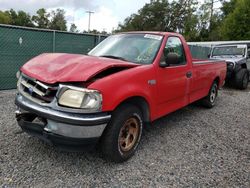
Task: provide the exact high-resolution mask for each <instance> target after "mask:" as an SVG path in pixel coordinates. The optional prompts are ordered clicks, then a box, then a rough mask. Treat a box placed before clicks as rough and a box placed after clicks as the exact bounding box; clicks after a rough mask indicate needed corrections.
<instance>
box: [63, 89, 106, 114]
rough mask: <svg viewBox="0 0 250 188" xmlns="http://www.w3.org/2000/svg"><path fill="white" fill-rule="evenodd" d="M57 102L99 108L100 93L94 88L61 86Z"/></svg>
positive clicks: (65, 104)
mask: <svg viewBox="0 0 250 188" xmlns="http://www.w3.org/2000/svg"><path fill="white" fill-rule="evenodd" d="M58 103H59V104H60V105H62V106H67V107H72V108H82V109H91V110H100V109H101V105H102V95H101V94H100V93H99V92H98V91H96V90H90V89H85V88H78V87H73V86H61V91H60V94H59V100H58Z"/></svg>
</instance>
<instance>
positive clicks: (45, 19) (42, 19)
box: [32, 8, 50, 28]
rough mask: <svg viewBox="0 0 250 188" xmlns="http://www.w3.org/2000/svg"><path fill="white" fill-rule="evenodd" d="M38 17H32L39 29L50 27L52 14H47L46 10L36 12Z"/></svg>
mask: <svg viewBox="0 0 250 188" xmlns="http://www.w3.org/2000/svg"><path fill="white" fill-rule="evenodd" d="M36 14H37V15H34V16H32V21H33V22H34V23H35V25H36V26H37V27H38V28H48V27H49V17H50V14H49V13H47V12H46V10H45V9H44V8H41V9H39V10H38V11H36Z"/></svg>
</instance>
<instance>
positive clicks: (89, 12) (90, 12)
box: [86, 11, 94, 32]
mask: <svg viewBox="0 0 250 188" xmlns="http://www.w3.org/2000/svg"><path fill="white" fill-rule="evenodd" d="M86 13H88V14H89V25H88V32H90V17H91V14H94V12H92V11H86Z"/></svg>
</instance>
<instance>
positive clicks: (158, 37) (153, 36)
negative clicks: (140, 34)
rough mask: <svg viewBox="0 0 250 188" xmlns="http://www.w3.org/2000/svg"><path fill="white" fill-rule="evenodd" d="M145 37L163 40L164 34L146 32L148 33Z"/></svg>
mask: <svg viewBox="0 0 250 188" xmlns="http://www.w3.org/2000/svg"><path fill="white" fill-rule="evenodd" d="M144 38H148V39H155V40H161V39H162V36H160V35H150V34H146V35H144Z"/></svg>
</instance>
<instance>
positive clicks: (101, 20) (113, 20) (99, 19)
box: [0, 0, 203, 32]
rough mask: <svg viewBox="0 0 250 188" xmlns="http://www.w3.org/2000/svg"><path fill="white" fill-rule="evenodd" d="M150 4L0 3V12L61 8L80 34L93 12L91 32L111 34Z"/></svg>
mask: <svg viewBox="0 0 250 188" xmlns="http://www.w3.org/2000/svg"><path fill="white" fill-rule="evenodd" d="M198 1H203V0H198ZM149 2H150V0H0V10H9V9H10V8H13V9H14V10H16V11H17V10H23V11H25V12H28V13H29V14H30V15H34V14H35V13H36V11H37V10H38V9H40V8H45V9H47V10H48V11H50V10H54V9H57V8H63V9H64V10H65V11H66V20H67V23H68V28H69V26H70V24H71V23H74V24H76V26H77V28H78V30H80V31H83V30H86V31H87V30H88V20H89V15H88V13H86V11H93V12H94V13H93V14H91V24H90V29H91V30H93V29H96V30H98V31H107V32H111V31H112V30H113V29H116V28H117V26H118V24H119V23H123V21H124V19H125V18H126V17H128V16H130V15H131V14H132V13H137V11H138V10H139V9H140V8H142V7H143V6H144V5H145V4H146V3H149Z"/></svg>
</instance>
